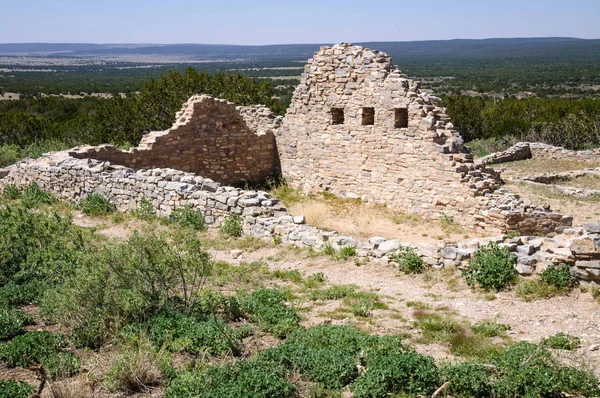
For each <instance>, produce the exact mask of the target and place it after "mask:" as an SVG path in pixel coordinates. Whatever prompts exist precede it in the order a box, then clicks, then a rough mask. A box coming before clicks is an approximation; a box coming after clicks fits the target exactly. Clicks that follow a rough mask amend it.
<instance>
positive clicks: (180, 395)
mask: <svg viewBox="0 0 600 398" xmlns="http://www.w3.org/2000/svg"><path fill="white" fill-rule="evenodd" d="M295 393H296V388H295V387H294V385H292V384H290V383H289V382H288V381H286V380H285V378H284V377H283V370H282V369H281V368H280V367H277V366H273V364H272V363H268V362H263V361H258V360H238V361H237V362H236V363H234V364H229V365H225V366H223V367H217V366H211V367H208V368H207V369H205V370H197V371H185V372H182V373H180V374H179V375H178V376H177V377H176V378H175V379H174V380H173V381H172V382H171V383H170V385H169V386H168V388H167V390H166V391H165V397H166V398H221V397H239V398H289V397H293V396H294V395H295Z"/></svg>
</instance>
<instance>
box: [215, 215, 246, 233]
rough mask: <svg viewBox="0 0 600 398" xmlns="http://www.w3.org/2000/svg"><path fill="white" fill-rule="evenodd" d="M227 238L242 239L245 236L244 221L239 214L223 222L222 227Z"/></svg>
mask: <svg viewBox="0 0 600 398" xmlns="http://www.w3.org/2000/svg"><path fill="white" fill-rule="evenodd" d="M220 230H221V232H222V233H223V234H224V235H226V236H232V237H240V236H242V235H243V234H244V227H243V220H242V217H241V216H240V215H239V214H231V215H229V216H227V217H226V218H225V220H223V224H221V227H220Z"/></svg>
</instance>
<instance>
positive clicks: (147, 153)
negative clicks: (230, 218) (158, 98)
mask: <svg viewBox="0 0 600 398" xmlns="http://www.w3.org/2000/svg"><path fill="white" fill-rule="evenodd" d="M280 121H281V118H279V117H275V116H274V115H273V113H272V112H271V111H270V110H269V109H268V108H266V107H264V106H258V107H239V108H236V107H235V105H234V104H233V103H231V102H227V101H226V100H220V99H215V98H213V97H210V96H207V95H196V96H193V97H191V98H190V99H189V100H188V101H187V102H186V103H185V104H184V105H183V108H182V109H181V111H180V112H179V113H178V114H177V115H176V122H175V124H174V125H173V127H171V128H170V129H168V130H165V131H158V132H152V133H149V134H147V135H145V136H144V137H143V138H142V141H141V142H140V145H139V146H138V147H136V148H132V149H130V150H128V151H125V150H120V149H117V148H115V147H114V146H112V145H103V146H99V147H80V148H76V149H74V150H73V151H72V152H71V153H70V155H71V156H73V157H76V158H80V159H84V158H90V159H96V160H104V161H109V162H111V163H113V164H118V165H122V166H125V167H129V168H132V169H135V170H140V169H153V168H167V167H168V168H174V169H178V170H182V171H186V172H191V173H195V174H198V175H202V176H206V177H208V178H211V179H213V180H215V181H219V182H222V183H226V184H239V183H242V182H254V181H262V180H264V179H265V178H267V177H270V176H272V175H274V174H277V173H279V168H280V167H279V156H278V154H277V147H276V144H275V135H274V130H275V129H277V128H278V126H279V123H280Z"/></svg>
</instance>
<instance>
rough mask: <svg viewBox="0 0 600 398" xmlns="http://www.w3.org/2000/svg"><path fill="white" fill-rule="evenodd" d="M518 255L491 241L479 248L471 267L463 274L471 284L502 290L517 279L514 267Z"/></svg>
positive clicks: (487, 288)
mask: <svg viewBox="0 0 600 398" xmlns="http://www.w3.org/2000/svg"><path fill="white" fill-rule="evenodd" d="M515 259H516V257H515V256H514V255H513V254H511V253H510V252H509V251H508V247H500V246H498V245H497V244H496V243H494V242H490V243H489V244H488V245H487V246H484V247H482V248H480V249H479V250H477V251H476V252H475V254H474V257H473V259H471V261H469V268H468V269H466V270H464V271H463V275H464V276H465V279H466V281H467V283H468V284H469V285H470V286H475V285H478V286H480V287H482V288H483V289H485V290H502V289H504V288H506V287H507V286H510V285H512V284H513V283H515V281H516V280H517V271H516V270H515V268H514V264H515Z"/></svg>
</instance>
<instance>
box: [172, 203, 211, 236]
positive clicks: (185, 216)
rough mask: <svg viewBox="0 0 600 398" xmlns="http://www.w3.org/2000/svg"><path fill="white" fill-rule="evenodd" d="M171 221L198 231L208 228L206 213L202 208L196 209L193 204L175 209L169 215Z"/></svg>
mask: <svg viewBox="0 0 600 398" xmlns="http://www.w3.org/2000/svg"><path fill="white" fill-rule="evenodd" d="M169 222H170V223H171V224H174V225H179V226H180V227H184V228H190V229H193V230H196V231H204V230H205V229H206V224H205V220H204V215H203V214H202V212H201V211H200V209H194V206H192V205H191V204H187V205H185V206H184V207H182V208H180V209H177V210H174V211H173V212H172V213H171V215H170V216H169Z"/></svg>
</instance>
